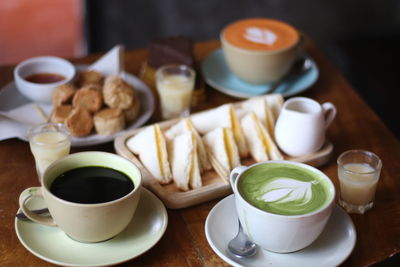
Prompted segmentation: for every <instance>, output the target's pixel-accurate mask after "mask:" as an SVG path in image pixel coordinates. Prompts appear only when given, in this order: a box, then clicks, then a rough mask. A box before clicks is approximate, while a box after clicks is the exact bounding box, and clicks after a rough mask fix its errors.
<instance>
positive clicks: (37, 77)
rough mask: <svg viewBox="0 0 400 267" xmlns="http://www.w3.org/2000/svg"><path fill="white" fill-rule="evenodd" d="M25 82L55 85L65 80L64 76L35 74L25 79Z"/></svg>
mask: <svg viewBox="0 0 400 267" xmlns="http://www.w3.org/2000/svg"><path fill="white" fill-rule="evenodd" d="M25 80H27V81H28V82H31V83H55V82H60V81H62V80H65V77H64V76H63V75H60V74H57V73H47V72H46V73H45V72H43V73H35V74H31V75H29V76H27V77H25Z"/></svg>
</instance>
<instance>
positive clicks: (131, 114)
mask: <svg viewBox="0 0 400 267" xmlns="http://www.w3.org/2000/svg"><path fill="white" fill-rule="evenodd" d="M123 112H124V116H125V121H126V122H132V121H134V120H135V119H136V118H137V117H138V116H139V113H140V101H139V99H138V98H137V97H135V98H134V100H133V103H132V105H131V106H130V107H128V108H127V109H124V110H123Z"/></svg>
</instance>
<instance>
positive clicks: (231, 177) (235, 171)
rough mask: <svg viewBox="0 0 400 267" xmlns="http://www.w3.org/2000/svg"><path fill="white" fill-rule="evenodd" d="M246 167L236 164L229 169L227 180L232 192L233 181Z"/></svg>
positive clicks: (234, 189) (233, 187) (234, 190)
mask: <svg viewBox="0 0 400 267" xmlns="http://www.w3.org/2000/svg"><path fill="white" fill-rule="evenodd" d="M246 169H247V167H246V166H238V167H236V168H234V169H233V170H232V171H231V174H230V175H229V181H230V182H231V187H232V190H233V192H234V193H235V192H236V188H235V183H236V179H237V178H238V176H239V175H240V174H241V173H242V172H244V171H245V170H246Z"/></svg>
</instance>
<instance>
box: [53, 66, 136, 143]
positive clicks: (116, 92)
mask: <svg viewBox="0 0 400 267" xmlns="http://www.w3.org/2000/svg"><path fill="white" fill-rule="evenodd" d="M52 103H53V111H52V113H51V118H50V120H51V121H52V122H59V123H64V124H65V125H66V126H67V127H68V128H69V130H70V131H71V134H72V135H74V136H87V135H89V134H91V133H92V132H93V130H94V131H95V132H96V133H97V134H100V135H111V134H113V133H116V132H118V131H121V130H122V129H124V128H125V125H126V124H128V123H130V122H132V121H133V120H134V119H136V117H137V116H138V114H139V110H140V101H139V99H138V96H137V94H136V90H135V88H134V87H133V86H131V85H130V84H128V83H127V82H125V81H124V80H123V79H122V78H121V77H119V76H109V77H104V76H103V75H102V74H101V73H100V72H97V71H94V70H88V71H82V72H80V73H79V74H78V79H77V82H76V84H67V85H63V86H59V87H57V88H56V89H55V91H54V93H53V97H52Z"/></svg>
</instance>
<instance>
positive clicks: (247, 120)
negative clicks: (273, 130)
mask: <svg viewBox="0 0 400 267" xmlns="http://www.w3.org/2000/svg"><path fill="white" fill-rule="evenodd" d="M241 123H242V127H243V128H244V129H246V131H245V132H244V134H245V137H246V141H247V144H248V145H249V149H250V154H251V155H252V157H253V158H254V159H255V160H256V161H257V162H262V161H267V160H270V159H271V160H281V159H283V156H282V153H281V152H280V151H279V149H278V147H277V146H276V144H275V143H274V141H273V139H272V138H271V136H270V135H269V133H268V131H267V130H266V129H265V127H264V125H263V124H262V123H261V121H260V120H259V119H258V117H257V116H256V115H255V113H254V112H249V113H248V114H247V115H246V116H244V117H243V118H242V120H241Z"/></svg>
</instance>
